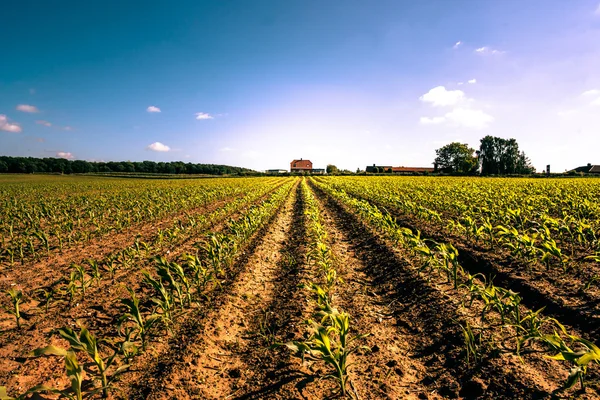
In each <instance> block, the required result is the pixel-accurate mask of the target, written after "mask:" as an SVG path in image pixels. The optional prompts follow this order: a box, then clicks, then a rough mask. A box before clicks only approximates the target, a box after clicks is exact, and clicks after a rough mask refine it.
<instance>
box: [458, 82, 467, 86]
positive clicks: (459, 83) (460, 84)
mask: <svg viewBox="0 0 600 400" xmlns="http://www.w3.org/2000/svg"><path fill="white" fill-rule="evenodd" d="M464 84H465V83H464V82H458V83H457V85H458V86H462V85H464Z"/></svg>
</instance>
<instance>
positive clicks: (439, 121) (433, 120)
mask: <svg viewBox="0 0 600 400" xmlns="http://www.w3.org/2000/svg"><path fill="white" fill-rule="evenodd" d="M419 122H420V123H421V124H422V125H437V124H442V123H444V122H446V118H445V117H432V118H429V117H421V119H420V120H419Z"/></svg>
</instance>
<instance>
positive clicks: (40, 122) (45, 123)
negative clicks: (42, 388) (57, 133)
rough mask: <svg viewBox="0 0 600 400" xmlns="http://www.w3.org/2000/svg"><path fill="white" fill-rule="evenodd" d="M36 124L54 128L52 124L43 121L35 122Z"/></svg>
mask: <svg viewBox="0 0 600 400" xmlns="http://www.w3.org/2000/svg"><path fill="white" fill-rule="evenodd" d="M35 123H36V124H38V125H44V126H52V124H51V123H50V122H48V121H44V120H43V119H40V120H37V121H35Z"/></svg>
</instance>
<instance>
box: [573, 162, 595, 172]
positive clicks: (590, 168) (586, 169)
mask: <svg viewBox="0 0 600 400" xmlns="http://www.w3.org/2000/svg"><path fill="white" fill-rule="evenodd" d="M572 171H574V172H583V173H584V174H600V165H592V164H588V165H585V166H583V167H578V168H575V169H574V170H572Z"/></svg>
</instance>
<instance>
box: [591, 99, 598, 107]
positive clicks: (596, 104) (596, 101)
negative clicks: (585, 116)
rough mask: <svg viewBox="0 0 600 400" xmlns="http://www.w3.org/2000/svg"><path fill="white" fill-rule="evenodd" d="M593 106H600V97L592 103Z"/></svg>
mask: <svg viewBox="0 0 600 400" xmlns="http://www.w3.org/2000/svg"><path fill="white" fill-rule="evenodd" d="M590 105H592V106H600V97H598V98H597V99H596V100H594V101H592V102H591V103H590Z"/></svg>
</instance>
